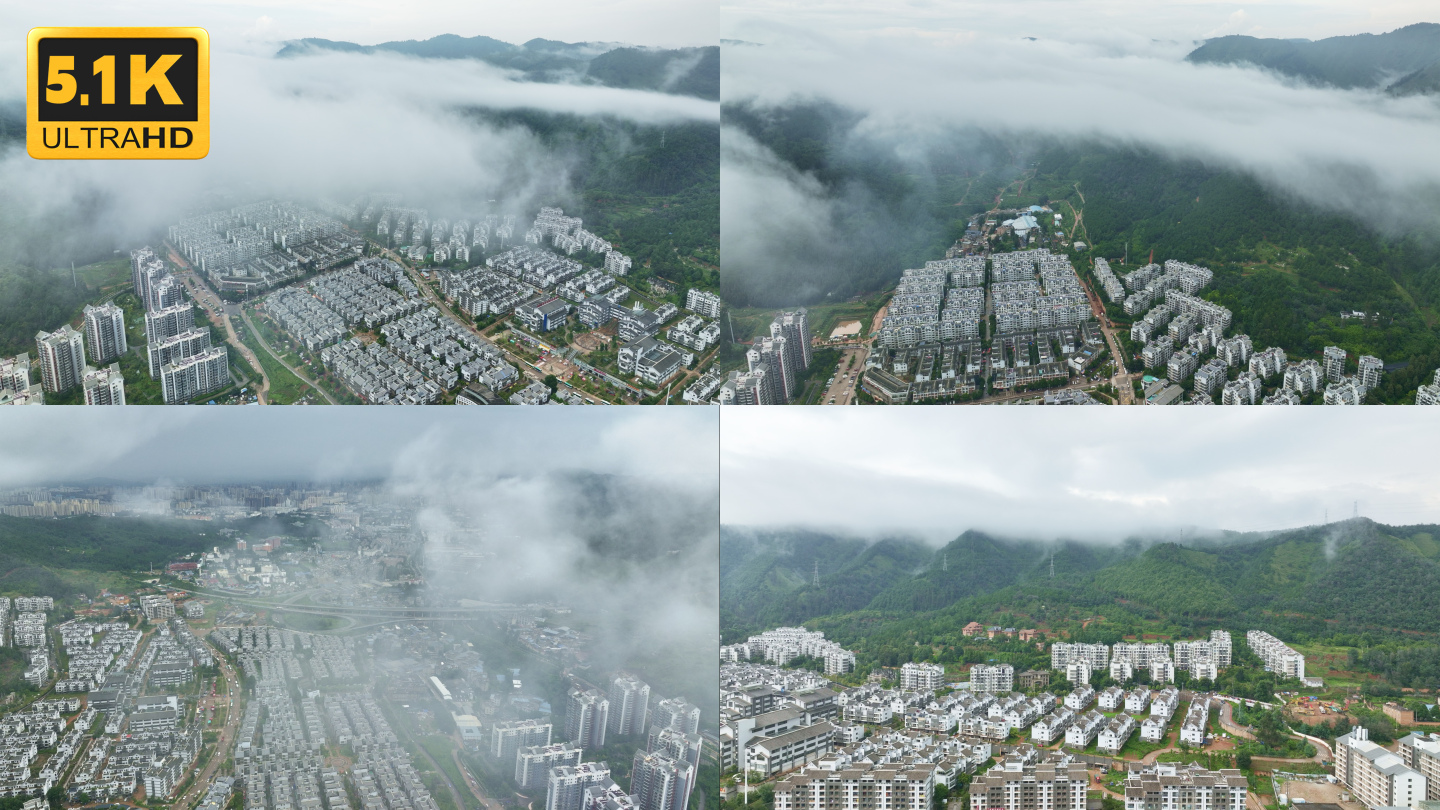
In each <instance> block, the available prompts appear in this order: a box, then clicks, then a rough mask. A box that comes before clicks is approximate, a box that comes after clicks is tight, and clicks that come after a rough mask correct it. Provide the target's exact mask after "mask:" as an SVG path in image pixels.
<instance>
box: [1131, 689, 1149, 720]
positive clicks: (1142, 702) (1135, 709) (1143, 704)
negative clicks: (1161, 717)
mask: <svg viewBox="0 0 1440 810" xmlns="http://www.w3.org/2000/svg"><path fill="white" fill-rule="evenodd" d="M1149 707H1150V690H1149V689H1146V688H1145V687H1143V686H1137V687H1135V688H1134V689H1131V690H1130V691H1129V692H1127V693H1126V694H1125V711H1127V712H1129V713H1131V714H1140V713H1141V712H1144V711H1145V710H1146V709H1148V708H1149Z"/></svg>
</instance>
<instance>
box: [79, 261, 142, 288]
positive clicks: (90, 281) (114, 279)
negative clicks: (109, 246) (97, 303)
mask: <svg viewBox="0 0 1440 810" xmlns="http://www.w3.org/2000/svg"><path fill="white" fill-rule="evenodd" d="M75 275H76V276H77V277H78V278H79V280H80V281H82V282H83V283H85V284H86V285H88V286H89V287H91V288H93V289H95V290H96V291H97V292H98V293H99V294H100V296H101V297H108V296H109V295H110V294H112V293H114V292H115V291H116V290H119V289H120V288H121V287H126V286H129V284H130V260H129V259H128V258H124V259H119V258H117V259H108V260H106V261H103V262H96V263H94V264H87V265H85V266H84V267H77V268H75Z"/></svg>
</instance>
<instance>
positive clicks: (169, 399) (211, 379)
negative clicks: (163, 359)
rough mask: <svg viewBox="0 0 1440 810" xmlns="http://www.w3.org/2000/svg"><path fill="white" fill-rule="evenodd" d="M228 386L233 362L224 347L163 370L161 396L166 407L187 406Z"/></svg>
mask: <svg viewBox="0 0 1440 810" xmlns="http://www.w3.org/2000/svg"><path fill="white" fill-rule="evenodd" d="M228 385H230V360H229V355H228V354H227V353H226V351H225V347H224V346H212V347H211V348H209V349H205V350H204V351H202V352H200V353H199V354H196V355H193V356H191V357H187V358H184V359H182V360H180V361H179V362H172V363H170V364H169V365H167V366H165V367H164V368H162V369H161V370H160V392H161V396H162V398H163V399H164V400H165V404H166V405H175V404H180V403H184V402H188V401H190V400H192V399H194V398H195V397H199V396H203V395H205V394H209V393H213V392H215V391H219V390H221V389H223V388H225V387H226V386H228Z"/></svg>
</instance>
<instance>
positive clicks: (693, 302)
mask: <svg viewBox="0 0 1440 810" xmlns="http://www.w3.org/2000/svg"><path fill="white" fill-rule="evenodd" d="M721 305H722V304H721V301H720V296H718V295H716V294H715V293H712V292H706V291H705V290H702V289H699V288H697V287H691V288H690V289H689V290H688V291H687V292H686V293H685V308H686V309H688V310H690V311H691V312H694V313H696V314H697V315H704V316H705V317H707V318H718V317H720V307H721Z"/></svg>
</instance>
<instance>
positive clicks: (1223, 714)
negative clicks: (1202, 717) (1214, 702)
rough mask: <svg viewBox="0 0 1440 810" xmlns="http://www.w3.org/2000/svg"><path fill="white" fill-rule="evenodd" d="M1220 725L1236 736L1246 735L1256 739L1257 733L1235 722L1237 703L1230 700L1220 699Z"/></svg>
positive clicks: (1250, 738) (1248, 737)
mask: <svg viewBox="0 0 1440 810" xmlns="http://www.w3.org/2000/svg"><path fill="white" fill-rule="evenodd" d="M1220 727H1221V728H1223V729H1225V730H1226V731H1228V732H1230V733H1231V734H1234V735H1235V736H1236V737H1244V738H1245V739H1247V740H1253V739H1255V735H1254V734H1251V733H1250V729H1248V728H1245V727H1244V726H1242V725H1240V724H1239V723H1237V722H1235V704H1233V703H1231V702H1230V701H1228V700H1222V701H1220Z"/></svg>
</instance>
